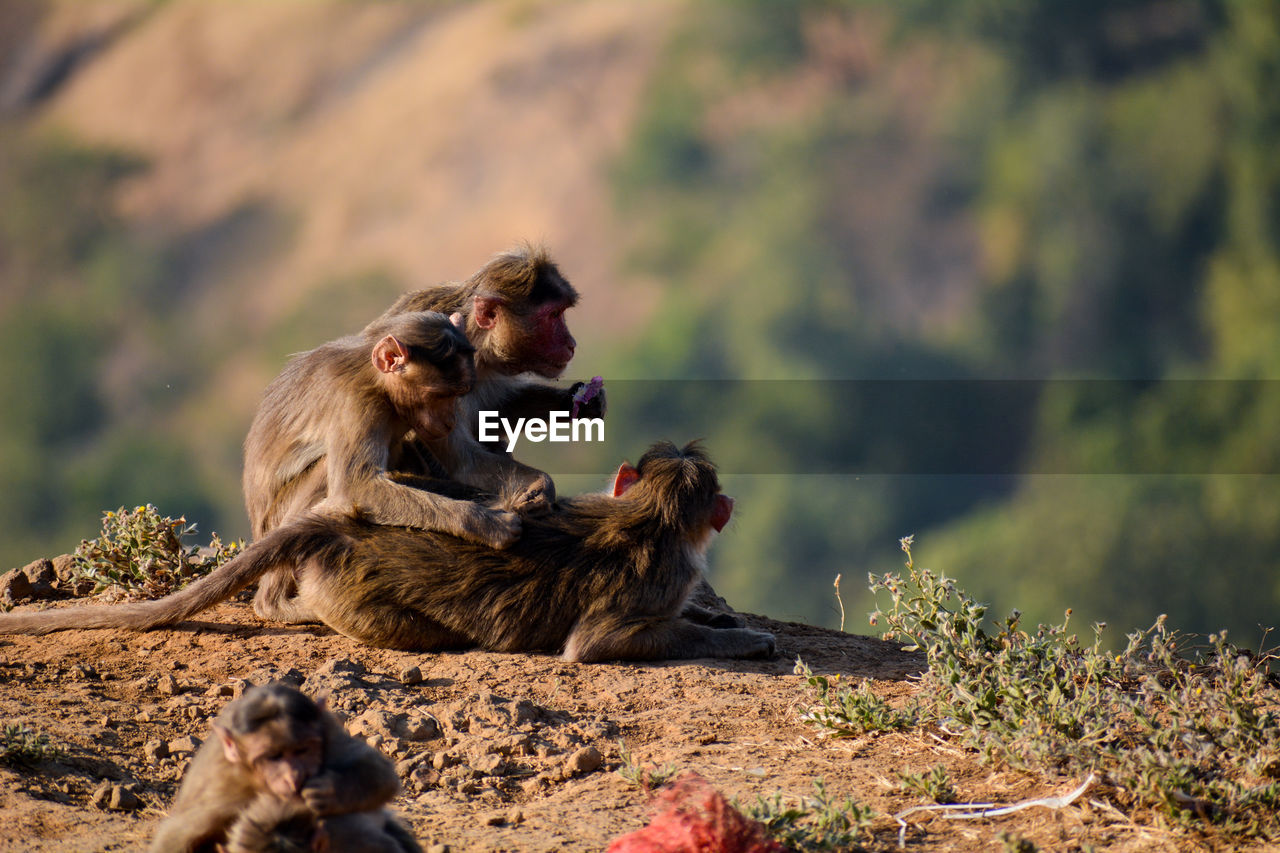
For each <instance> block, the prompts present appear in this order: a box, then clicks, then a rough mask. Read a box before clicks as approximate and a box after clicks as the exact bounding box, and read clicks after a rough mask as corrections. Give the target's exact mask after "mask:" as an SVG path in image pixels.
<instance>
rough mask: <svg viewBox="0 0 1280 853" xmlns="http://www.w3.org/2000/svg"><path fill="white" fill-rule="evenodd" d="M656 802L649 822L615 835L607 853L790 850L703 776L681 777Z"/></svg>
mask: <svg viewBox="0 0 1280 853" xmlns="http://www.w3.org/2000/svg"><path fill="white" fill-rule="evenodd" d="M655 800H656V801H657V802H658V803H659V808H660V811H659V812H658V813H657V814H656V815H654V817H653V820H651V821H649V825H648V826H646V827H645V828H644V829H638V830H636V831H635V832H631V833H628V834H627V835H623V836H621V837H619V838H615V839H614V840H613V842H612V843H611V844H610V845H609V850H608V853H786V850H787V848H786V847H784V846H782V845H781V844H779V843H778V842H777V841H775V840H774V839H772V838H770V837H769V836H768V835H767V834H766V833H765V830H764V827H763V826H762V825H761V824H760V823H758V822H756V821H754V820H751V819H750V818H748V817H746V816H745V815H743V814H742V812H740V811H738V810H737V809H735V808H734V807H733V806H731V805H729V801H728V800H726V799H725V798H724V796H723V795H722V794H721V793H720V792H719V791H717V790H716V789H715V788H713V787H711V785H710V784H708V783H707V780H705V779H703V778H702V777H701V776H698V775H696V774H687V775H685V776H682V777H681V778H680V779H679V780H678V781H677V782H676V783H675V784H674V785H672V786H671V787H669V788H664V789H662V790H661V791H659V792H658V794H657V796H656V797H655Z"/></svg>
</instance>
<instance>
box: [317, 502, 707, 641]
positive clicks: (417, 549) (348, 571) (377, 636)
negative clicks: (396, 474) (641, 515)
mask: <svg viewBox="0 0 1280 853" xmlns="http://www.w3.org/2000/svg"><path fill="white" fill-rule="evenodd" d="M600 500H610V499H605V498H600ZM584 509H587V508H586V507H584V506H583V504H582V503H581V502H578V503H575V502H573V501H567V502H563V503H562V504H561V505H558V506H557V508H556V509H555V510H553V512H552V513H551V514H549V515H548V516H544V517H540V518H528V519H525V520H524V531H523V533H522V535H521V537H520V539H519V540H517V541H516V542H515V543H514V544H513V545H512V546H511V547H509V548H507V549H505V550H501V551H497V550H493V549H490V548H487V547H484V546H482V545H477V544H474V543H470V542H465V541H463V540H461V539H457V538H454V537H452V536H448V535H445V534H439V533H433V532H426V531H421V530H413V529H408V528H398V527H385V526H379V525H375V524H371V523H368V522H365V521H363V520H358V519H351V520H341V521H339V520H329V521H327V522H326V523H327V524H328V525H330V527H329V533H328V535H329V537H330V538H329V540H328V541H329V547H326V548H325V549H324V550H325V553H324V554H323V555H317V563H318V565H317V566H316V569H317V571H315V572H314V574H312V573H308V572H306V571H305V570H304V571H303V573H302V588H303V589H304V590H305V589H308V587H311V588H313V589H314V590H315V592H314V595H315V596H316V598H317V600H320V599H324V600H325V604H326V605H327V608H322V609H327V612H328V614H329V615H326V616H325V621H326V622H329V623H330V624H331V626H332V627H335V628H337V629H338V630H341V631H342V632H343V633H347V634H349V635H351V636H353V637H354V638H355V639H358V640H360V641H362V642H366V643H370V644H373V645H382V646H394V647H398V648H405V647H406V645H405V636H406V630H405V629H404V628H403V627H401V628H400V629H397V630H395V631H392V630H391V629H389V628H388V627H387V626H388V625H390V624H392V623H394V624H396V625H398V626H403V625H406V624H407V625H415V624H421V625H423V627H422V628H421V630H420V631H418V633H421V635H422V638H423V640H424V641H425V642H423V643H421V644H418V643H411V644H410V645H409V646H408V647H413V648H417V649H420V650H425V649H427V648H439V647H442V645H449V646H458V645H478V646H481V647H483V648H486V649H489V650H492V651H505V652H515V651H544V652H557V651H559V650H561V649H562V648H563V647H564V644H565V640H566V638H567V637H568V636H569V634H570V632H571V631H572V630H573V628H574V626H575V625H576V624H577V623H578V621H579V618H580V617H581V616H582V615H583V614H584V613H585V612H587V611H589V610H601V609H605V610H610V611H622V612H627V613H633V614H635V615H637V616H672V615H675V613H676V612H678V610H679V608H680V606H681V605H682V604H683V601H684V597H685V595H686V593H687V591H688V589H689V587H690V585H691V584H692V583H693V581H695V580H696V579H697V577H698V574H699V571H700V568H699V567H698V566H697V565H695V564H694V562H693V561H692V560H690V559H689V558H688V556H687V555H686V554H685V553H684V552H685V549H684V548H683V547H682V546H681V544H680V543H679V542H678V541H676V540H677V539H678V537H676V536H674V533H673V532H664V531H663V530H661V529H660V528H661V525H659V524H650V525H647V526H645V529H630V530H627V531H624V532H619V531H613V532H612V535H605V536H603V537H592V536H591V535H584V533H583V531H584V529H590V527H589V525H591V524H592V520H591V519H590V518H583V515H584ZM585 514H586V515H588V516H590V515H591V512H590V511H586V512H585ZM599 529H600V528H596V530H597V531H598V530H599ZM323 539H324V537H323V536H318V537H317V538H316V541H317V542H319V541H323ZM593 539H595V540H598V541H593ZM620 539H621V540H625V541H620ZM415 620H417V621H415ZM423 620H425V621H423ZM335 622H338V623H341V624H334V623H335ZM437 626H438V627H439V628H440V629H444V631H445V632H447V633H448V634H449V635H450V636H451V637H452V638H456V639H455V640H454V641H453V642H445V641H444V640H442V639H441V637H443V636H444V634H443V633H441V632H439V631H437V630H436V627H437ZM407 633H408V634H410V635H412V634H414V633H415V629H414V628H412V627H410V628H409V629H407ZM463 640H465V642H463Z"/></svg>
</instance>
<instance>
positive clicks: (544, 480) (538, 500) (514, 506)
mask: <svg viewBox="0 0 1280 853" xmlns="http://www.w3.org/2000/svg"><path fill="white" fill-rule="evenodd" d="M555 502H556V484H555V483H553V482H552V481H551V478H550V477H548V476H547V475H546V474H541V473H540V474H539V475H538V477H537V478H536V479H535V480H534V481H533V482H532V483H530V484H529V485H528V486H527V487H525V490H524V491H523V492H520V493H519V494H517V495H516V496H515V498H513V499H512V500H511V502H510V509H511V510H513V511H514V512H517V513H519V514H520V515H543V514H545V513H548V512H550V511H551V506H552V504H554V503H555Z"/></svg>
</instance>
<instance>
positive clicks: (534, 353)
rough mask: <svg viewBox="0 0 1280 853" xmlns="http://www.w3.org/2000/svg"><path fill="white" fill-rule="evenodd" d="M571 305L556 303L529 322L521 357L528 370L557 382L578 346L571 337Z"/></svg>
mask: <svg viewBox="0 0 1280 853" xmlns="http://www.w3.org/2000/svg"><path fill="white" fill-rule="evenodd" d="M568 310H569V303H567V302H562V301H560V300H556V301H554V302H549V303H547V304H546V305H543V306H542V307H541V308H539V309H538V310H537V311H536V312H534V314H533V316H531V317H529V318H527V319H526V320H525V322H526V323H527V326H526V334H527V337H526V341H527V345H526V347H525V351H524V352H523V353H521V360H522V362H523V364H522V365H521V367H522V368H523V369H524V370H531V371H533V372H534V373H537V374H538V375H539V376H545V377H547V378H548V379H555V378H556V377H557V376H559V375H560V374H562V373H564V371H565V368H566V367H568V366H569V362H570V361H572V360H573V352H574V350H575V349H577V347H578V342H577V341H575V340H574V339H573V335H571V334H570V333H569V324H568V322H567V321H566V320H565V312H566V311H568Z"/></svg>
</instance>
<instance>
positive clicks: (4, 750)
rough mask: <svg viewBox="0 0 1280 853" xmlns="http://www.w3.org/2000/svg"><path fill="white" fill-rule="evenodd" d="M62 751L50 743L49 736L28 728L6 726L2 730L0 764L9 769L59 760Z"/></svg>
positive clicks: (0, 732)
mask: <svg viewBox="0 0 1280 853" xmlns="http://www.w3.org/2000/svg"><path fill="white" fill-rule="evenodd" d="M61 754H62V751H61V750H59V749H58V748H57V747H55V746H52V745H51V744H50V743H49V736H48V735H43V734H37V733H36V732H34V731H32V730H31V729H29V728H27V727H26V726H21V725H17V724H9V725H6V726H5V727H4V728H3V729H0V764H3V765H5V766H8V767H34V766H35V765H37V764H39V763H40V762H41V761H46V760H48V759H51V758H57V757H58V756H59V755H61Z"/></svg>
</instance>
